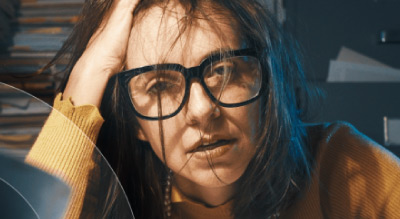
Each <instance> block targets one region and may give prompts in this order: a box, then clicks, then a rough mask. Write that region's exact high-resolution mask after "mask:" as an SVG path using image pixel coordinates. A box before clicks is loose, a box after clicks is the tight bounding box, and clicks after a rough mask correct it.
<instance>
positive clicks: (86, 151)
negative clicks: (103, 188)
mask: <svg viewBox="0 0 400 219" xmlns="http://www.w3.org/2000/svg"><path fill="white" fill-rule="evenodd" d="M103 122H104V120H103V118H102V116H101V115H100V112H99V110H98V109H97V107H95V106H93V105H84V106H79V107H75V106H74V105H73V104H72V102H71V100H70V99H68V100H62V94H61V93H60V94H58V95H57V96H56V98H55V101H54V108H53V110H52V112H51V113H50V116H49V117H48V119H47V121H46V123H45V125H44V126H43V128H42V130H41V132H40V134H39V136H38V138H37V140H36V142H35V144H34V145H33V147H32V149H31V150H30V152H29V154H28V155H27V157H26V160H25V162H26V163H28V164H30V165H32V166H35V167H37V168H40V169H42V170H44V171H46V172H47V173H49V174H52V175H54V176H57V177H59V178H61V179H62V180H63V181H64V182H65V183H66V184H67V185H69V186H70V187H71V196H70V201H69V206H68V209H67V211H66V214H65V217H66V218H78V217H79V215H80V212H81V210H82V205H83V200H84V195H85V191H86V187H87V182H88V177H89V172H90V170H92V169H93V167H94V162H93V161H92V153H93V151H94V150H95V145H94V143H95V142H96V140H97V136H98V133H99V130H100V128H101V125H102V124H103Z"/></svg>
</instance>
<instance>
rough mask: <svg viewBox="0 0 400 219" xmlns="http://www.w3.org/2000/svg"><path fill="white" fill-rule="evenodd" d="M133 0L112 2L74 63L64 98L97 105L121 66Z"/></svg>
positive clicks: (128, 31)
mask: <svg viewBox="0 0 400 219" xmlns="http://www.w3.org/2000/svg"><path fill="white" fill-rule="evenodd" d="M137 3H138V0H115V1H114V2H113V5H112V8H111V9H110V10H109V11H108V12H107V14H106V16H105V17H104V19H103V21H102V22H101V24H100V27H99V28H98V29H97V31H96V32H95V33H94V34H93V36H92V37H91V39H90V41H89V43H88V45H87V47H86V49H85V51H84V52H83V54H82V56H81V57H80V58H79V60H78V61H77V63H76V64H75V66H74V68H73V70H72V72H71V75H70V78H69V81H68V83H67V86H66V88H65V90H64V96H63V98H64V99H66V98H69V97H71V99H72V101H73V103H74V105H76V106H78V105H84V104H93V105H95V106H97V107H99V106H100V103H101V99H102V96H103V93H104V89H105V87H106V85H107V82H108V80H109V79H110V77H111V76H112V75H113V74H116V73H117V72H119V71H120V70H121V69H122V67H123V63H124V60H125V56H126V48H127V45H128V40H129V35H130V32H131V28H132V19H133V17H132V16H133V15H132V13H133V11H134V9H135V7H136V5H137Z"/></svg>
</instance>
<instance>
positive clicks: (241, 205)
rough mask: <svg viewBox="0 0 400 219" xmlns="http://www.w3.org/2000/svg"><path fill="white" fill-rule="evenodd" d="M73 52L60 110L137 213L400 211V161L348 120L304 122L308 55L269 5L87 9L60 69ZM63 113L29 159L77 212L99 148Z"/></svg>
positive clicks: (119, 2)
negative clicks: (65, 187)
mask: <svg viewBox="0 0 400 219" xmlns="http://www.w3.org/2000/svg"><path fill="white" fill-rule="evenodd" d="M68 51H71V52H72V54H73V56H72V57H71V61H70V68H69V70H68V73H69V74H68V79H67V80H66V83H65V84H64V86H63V88H62V94H59V95H58V96H57V98H56V100H55V109H57V110H59V111H60V112H62V113H63V114H65V115H66V116H67V118H69V119H70V120H71V121H72V122H73V123H75V124H76V125H77V126H78V127H79V128H80V129H81V130H82V131H83V132H84V133H85V134H86V135H87V136H88V137H89V139H90V140H91V141H93V142H97V146H98V147H99V148H100V150H101V152H102V153H103V154H104V155H105V157H106V158H107V159H108V160H109V162H110V164H111V166H112V167H113V168H114V170H115V172H116V174H117V175H118V177H119V179H120V180H121V184H122V186H123V187H124V189H125V192H126V194H127V196H128V199H129V201H130V203H131V207H132V209H133V213H134V215H135V217H137V218H163V217H165V218H169V217H172V218H274V217H282V218H293V217H299V218H320V217H333V218H336V217H338V218H344V217H382V216H383V217H385V216H386V217H395V215H396V214H397V215H399V214H400V212H399V210H398V209H397V208H396V206H397V205H398V204H400V201H399V200H400V198H399V197H400V192H399V189H395V185H396V182H397V180H399V179H400V170H399V169H400V168H399V162H398V160H397V159H396V158H394V156H392V155H391V154H390V153H388V152H386V151H384V150H382V149H381V147H380V146H377V145H376V144H375V143H373V142H371V141H370V140H368V139H367V138H365V137H363V136H362V135H361V134H359V133H358V132H357V131H355V130H354V129H353V128H352V127H351V126H349V125H347V124H343V123H337V124H321V125H308V126H307V125H305V124H303V123H302V120H301V118H302V117H301V116H303V115H305V111H306V110H305V107H306V106H307V105H306V104H305V103H306V102H305V101H303V102H301V103H300V102H299V100H298V99H299V97H298V95H299V92H298V89H297V88H302V89H304V90H305V91H306V92H305V93H307V89H306V85H305V79H304V76H303V73H302V69H301V66H300V64H299V60H298V59H297V56H296V54H295V52H294V49H293V44H291V43H290V40H288V39H286V38H285V37H284V36H283V35H282V33H281V31H280V29H279V26H278V25H276V24H275V22H274V21H273V19H272V18H271V15H270V14H269V13H268V12H267V10H266V8H265V5H264V4H262V3H261V2H260V1H244V0H229V1H223V0H219V1H206V0H204V1H202V0H198V1H195V0H192V1H186V0H176V1H175V0H172V1H156V0H154V1H152V0H144V1H140V2H137V1H133V0H114V1H112V0H105V1H95V0H93V1H87V2H86V3H85V6H84V8H83V11H82V16H81V20H80V22H79V23H78V24H77V26H76V27H75V29H74V32H73V34H72V35H71V37H70V38H69V40H68V41H67V42H66V44H65V45H64V47H63V49H62V51H61V52H60V53H59V54H58V56H57V57H56V59H55V60H57V59H58V58H59V57H61V56H62V55H63V54H64V53H65V52H68ZM51 64H52V63H51ZM121 71H122V72H121ZM107 84H108V86H107ZM296 91H297V92H296ZM61 95H62V96H61ZM98 108H99V109H100V112H101V115H102V116H100V114H99V112H98V111H97V109H98ZM55 114H56V113H53V114H52V115H51V116H50V117H49V119H48V121H47V123H46V125H45V127H44V129H43V131H42V133H41V135H40V136H39V138H38V140H37V142H36V144H35V146H34V147H33V149H32V150H31V152H30V154H29V155H28V158H27V162H29V163H31V164H33V165H35V166H38V167H40V168H43V169H45V170H46V171H48V172H51V173H52V174H55V175H59V176H60V177H62V178H63V179H64V180H65V181H66V182H67V183H68V184H69V185H71V187H72V188H73V195H72V198H71V204H70V207H69V209H68V212H67V217H78V216H79V215H81V216H82V215H83V214H82V209H84V210H85V207H84V203H83V202H84V201H83V199H84V197H85V193H87V188H86V187H87V181H88V180H89V178H90V177H89V175H90V171H91V169H92V168H93V163H92V162H91V157H90V156H91V153H92V151H93V146H87V142H86V140H82V138H80V137H77V135H78V134H76V133H74V134H73V133H71V131H68V130H70V129H69V128H66V127H70V126H71V124H64V123H63V124H61V123H60V122H59V121H60V118H59V117H60V116H57V115H55ZM103 118H104V120H105V122H104V124H103ZM50 127H51V128H52V129H51V130H50ZM100 127H101V130H100ZM60 136H62V137H63V138H65V139H68V143H65V141H60V140H59V139H58V138H59V137H60ZM54 139H58V140H54ZM71 139H72V140H71ZM55 142H57V143H55ZM54 144H55V145H54ZM82 145H86V146H85V147H83V146H82ZM53 156H56V157H57V159H50V158H49V157H53ZM371 160H372V161H371ZM376 165H378V167H377V166H376ZM66 166H67V167H66ZM71 166H72V167H71ZM353 174H354V175H353ZM95 175H96V174H92V177H94V176H95ZM370 180H376V181H375V182H374V184H375V183H378V184H379V185H380V186H371V185H370ZM370 190H371V191H370ZM86 195H87V194H86ZM107 197H109V196H107ZM107 197H95V199H96V200H97V201H98V202H107V201H104V200H107V199H108V198H107ZM82 206H83V207H82ZM114 212H118V211H117V210H115V209H114Z"/></svg>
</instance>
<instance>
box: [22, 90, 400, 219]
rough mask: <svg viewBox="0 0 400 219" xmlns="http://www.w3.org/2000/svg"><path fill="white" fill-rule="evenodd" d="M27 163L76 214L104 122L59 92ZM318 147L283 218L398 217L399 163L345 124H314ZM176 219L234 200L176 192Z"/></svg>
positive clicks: (226, 209) (220, 213) (223, 216)
mask: <svg viewBox="0 0 400 219" xmlns="http://www.w3.org/2000/svg"><path fill="white" fill-rule="evenodd" d="M54 109H55V110H53V111H52V112H51V114H50V116H49V118H48V120H47V122H46V124H45V126H44V127H43V130H42V131H41V133H40V135H39V137H38V139H37V141H36V143H35V144H34V146H33V147H32V149H31V151H30V153H29V154H28V156H27V158H26V162H27V163H29V164H31V165H33V166H36V167H38V168H40V169H43V170H45V171H47V172H48V173H50V174H53V175H56V176H58V177H60V178H61V179H62V180H64V181H65V182H66V183H67V184H68V185H69V186H71V188H72V194H71V197H70V204H69V207H68V209H67V212H66V218H78V217H79V215H80V212H81V211H82V205H83V199H84V195H85V191H86V187H87V184H88V174H89V172H90V170H91V169H92V168H93V167H94V165H95V164H94V163H93V161H92V159H91V155H92V153H93V151H94V150H95V145H94V143H93V142H96V139H97V136H98V133H99V130H100V127H101V125H102V124H103V118H102V117H101V115H100V113H99V111H98V109H97V108H96V107H94V106H90V105H87V106H79V107H74V106H73V104H72V103H71V101H70V100H61V94H59V95H57V97H56V99H55V102H54ZM308 133H309V135H310V136H311V137H312V145H311V146H312V148H313V149H314V150H315V157H314V158H315V163H316V165H315V167H314V170H313V177H312V181H311V184H310V185H309V187H307V189H306V190H305V191H303V192H302V194H301V195H300V196H299V197H298V198H297V200H296V201H295V202H294V204H293V205H292V206H291V207H289V209H286V210H284V211H283V212H280V216H279V218H393V219H398V218H400V161H399V159H398V158H396V157H395V156H394V155H393V154H391V153H390V152H388V151H386V150H385V149H384V148H383V147H381V146H379V145H377V144H376V143H374V142H372V141H371V140H369V139H368V138H366V137H364V136H363V135H362V134H360V133H359V132H358V131H357V130H355V129H354V128H353V127H352V126H351V125H349V124H346V123H334V124H320V125H310V126H309V127H308ZM171 197H172V202H173V209H174V210H173V217H174V218H194V219H197V218H199V219H200V218H201V219H206V218H207V219H209V218H218V219H228V218H232V216H231V215H230V208H231V202H228V203H226V204H225V205H222V206H218V207H215V208H208V207H206V206H204V205H202V204H200V203H195V202H193V201H191V200H188V199H187V198H185V197H184V196H183V195H182V194H180V193H179V192H178V191H177V190H176V189H173V192H172V196H171Z"/></svg>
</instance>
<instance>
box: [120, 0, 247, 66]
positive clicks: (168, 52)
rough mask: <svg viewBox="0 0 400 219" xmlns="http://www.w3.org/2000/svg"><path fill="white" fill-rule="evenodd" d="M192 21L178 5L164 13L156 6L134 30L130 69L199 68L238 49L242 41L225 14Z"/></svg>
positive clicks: (129, 50)
mask: <svg viewBox="0 0 400 219" xmlns="http://www.w3.org/2000/svg"><path fill="white" fill-rule="evenodd" d="M209 18H210V19H212V21H211V22H210V21H209V20H207V19H205V18H204V17H203V18H202V17H201V16H200V17H199V18H196V19H193V20H191V21H188V19H187V18H186V17H185V10H184V9H183V8H182V7H180V6H178V5H174V6H173V7H171V8H168V9H166V10H163V9H162V8H160V7H152V8H150V9H149V10H148V11H146V14H145V15H144V16H143V17H141V18H140V19H139V20H136V21H135V23H134V26H133V28H132V31H131V35H130V39H129V45H128V50H127V57H126V58H127V59H126V68H127V69H132V68H137V67H141V66H145V65H152V64H158V63H178V64H182V65H184V66H186V67H191V66H195V65H198V64H199V63H200V62H201V60H203V59H204V58H205V57H207V56H208V55H209V54H211V53H213V52H215V51H218V50H220V49H238V48H239V47H240V42H239V41H240V40H239V39H238V36H237V33H235V30H234V28H233V25H232V24H231V22H232V19H230V18H229V17H227V16H225V17H224V16H223V15H221V14H218V15H215V16H213V15H212V14H211V15H209Z"/></svg>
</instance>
